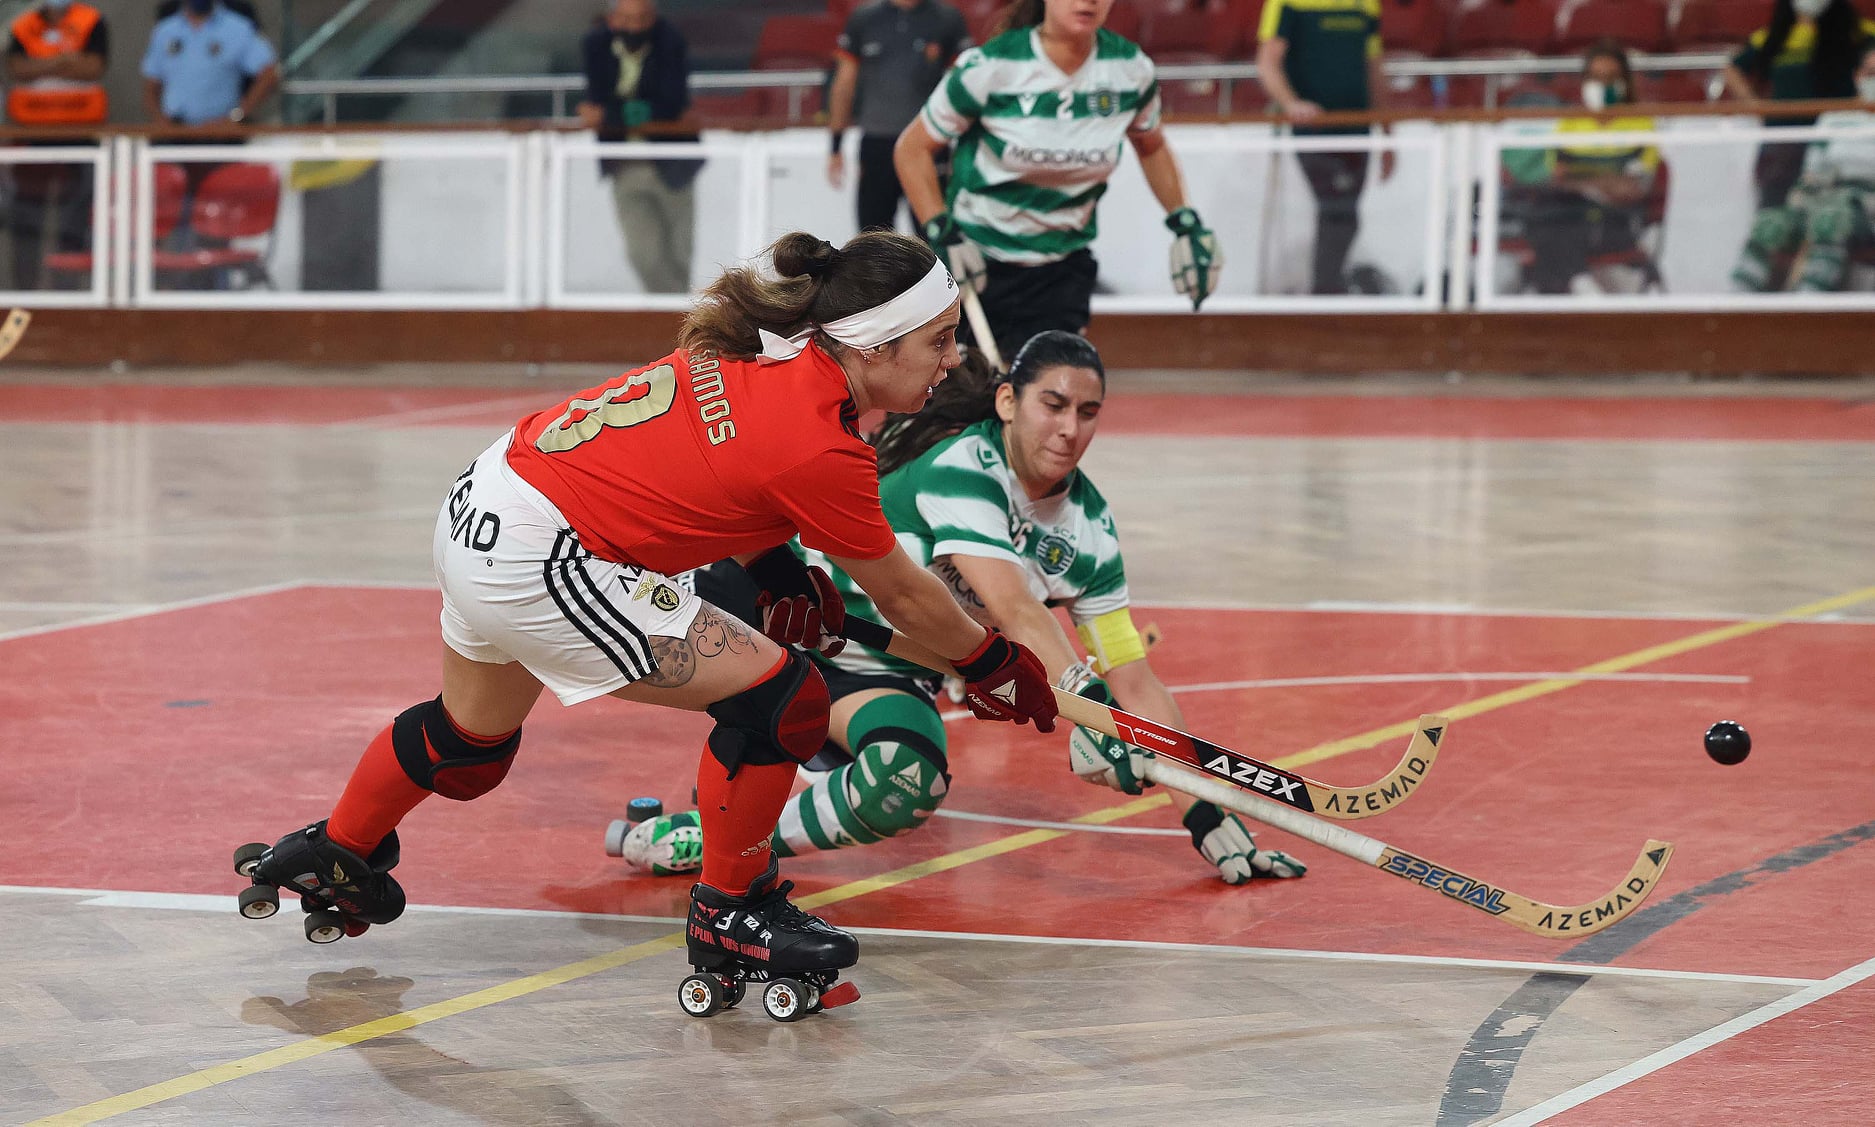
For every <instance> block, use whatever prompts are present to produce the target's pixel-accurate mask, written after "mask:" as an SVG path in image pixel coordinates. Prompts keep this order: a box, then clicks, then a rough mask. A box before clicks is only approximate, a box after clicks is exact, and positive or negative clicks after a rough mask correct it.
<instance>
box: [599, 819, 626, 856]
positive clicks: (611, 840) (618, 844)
mask: <svg viewBox="0 0 1875 1127" xmlns="http://www.w3.org/2000/svg"><path fill="white" fill-rule="evenodd" d="M630 832H632V824H631V823H630V822H627V821H626V820H625V819H623V818H614V819H613V820H612V824H611V825H609V826H607V827H606V828H605V855H606V856H607V857H623V856H625V835H626V834H628V833H630Z"/></svg>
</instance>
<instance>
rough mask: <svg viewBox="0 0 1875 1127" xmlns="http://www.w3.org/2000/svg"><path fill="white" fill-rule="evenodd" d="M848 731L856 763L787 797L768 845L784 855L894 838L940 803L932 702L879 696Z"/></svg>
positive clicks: (938, 725) (944, 779)
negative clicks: (789, 797)
mask: <svg viewBox="0 0 1875 1127" xmlns="http://www.w3.org/2000/svg"><path fill="white" fill-rule="evenodd" d="M846 730H847V736H848V738H849V739H850V740H851V741H852V744H853V746H854V747H855V748H856V749H857V753H856V754H855V755H854V757H853V762H851V763H847V764H843V765H842V766H840V767H836V768H835V769H834V770H832V771H830V772H828V774H827V777H826V778H824V779H822V780H820V781H819V782H817V783H815V784H814V785H813V786H811V787H809V788H807V789H806V790H804V791H802V792H801V793H800V794H798V795H796V796H794V797H793V798H791V799H789V800H788V805H787V807H786V808H785V809H784V810H783V811H782V814H781V821H780V824H779V825H777V826H776V827H775V834H774V837H773V838H772V841H771V843H772V845H773V846H774V849H775V851H776V852H777V853H779V854H780V855H781V856H784V857H791V856H795V855H797V854H800V853H807V852H812V851H814V850H820V849H842V848H845V847H847V846H851V845H871V844H873V843H874V842H878V841H884V840H885V839H886V838H888V837H897V836H898V835H899V834H902V833H907V832H909V831H911V830H914V829H917V828H918V826H920V825H922V824H923V822H924V820H925V819H926V818H928V817H930V816H931V813H932V811H934V810H936V809H937V808H938V806H939V804H940V803H942V802H943V801H944V794H945V792H946V791H948V790H949V789H950V776H949V775H948V774H946V773H945V767H946V766H947V764H946V761H945V755H944V722H943V721H942V720H940V719H939V718H938V714H937V711H936V710H935V709H933V708H932V707H931V706H930V705H928V704H926V703H925V702H923V701H922V700H919V699H918V698H916V697H913V696H910V695H908V694H903V693H895V694H893V695H891V696H886V697H880V698H878V699H877V700H873V701H870V702H868V703H867V704H865V705H864V706H862V707H861V708H860V709H859V711H858V712H856V713H854V715H853V719H852V721H851V722H850V723H849V724H848V725H847V729H846Z"/></svg>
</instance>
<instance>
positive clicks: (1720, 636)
mask: <svg viewBox="0 0 1875 1127" xmlns="http://www.w3.org/2000/svg"><path fill="white" fill-rule="evenodd" d="M1870 599H1875V587H1864V588H1862V589H1861V590H1857V591H1850V592H1848V593H1847V594H1843V595H1837V596H1835V597H1834V598H1829V599H1821V600H1818V601H1817V602H1813V603H1806V604H1804V605H1803V606H1800V607H1795V608H1793V609H1791V610H1788V611H1785V612H1784V613H1783V614H1782V615H1779V616H1778V618H1776V619H1763V620H1756V621H1751V622H1740V623H1735V624H1733V625H1730V626H1724V627H1720V628H1718V629H1715V630H1707V631H1704V632H1702V633H1698V634H1693V635H1690V636H1688V637H1685V638H1681V639H1679V640H1677V641H1672V642H1664V643H1662V644H1660V645H1657V646H1650V647H1648V648H1646V649H1643V650H1636V651H1634V652H1633V653H1629V654H1623V655H1622V656H1620V657H1614V658H1609V659H1608V660H1607V661H1599V662H1596V663H1595V664H1593V665H1586V666H1583V667H1582V668H1581V669H1578V670H1576V672H1578V673H1618V672H1621V671H1623V670H1627V669H1632V668H1634V667H1635V666H1638V665H1646V664H1648V663H1650V662H1655V661H1660V660H1662V659H1664V658H1669V657H1674V656H1677V655H1679V654H1683V653H1687V652H1689V651H1691V650H1696V649H1701V648H1704V647H1706V646H1712V645H1717V644H1718V643H1720V642H1727V641H1731V640H1732V639H1734V638H1742V637H1745V636H1747V635H1750V634H1756V633H1758V632H1760V631H1763V630H1769V629H1771V628H1772V627H1774V626H1779V625H1782V624H1783V622H1782V621H1780V620H1783V619H1792V618H1809V617H1813V616H1815V615H1819V614H1827V613H1829V612H1830V611H1832V610H1839V609H1841V608H1843V607H1847V606H1851V605H1853V604H1855V603H1860V602H1866V601H1868V600H1870ZM1582 683H1583V682H1581V681H1578V680H1574V679H1571V678H1566V677H1558V678H1552V679H1550V680H1545V681H1538V682H1535V683H1533V684H1529V685H1523V686H1519V687H1518V688H1515V689H1510V690H1506V691H1505V692H1501V693H1493V694H1492V695H1490V696H1488V697H1480V698H1479V699H1477V700H1474V701H1468V702H1466V703H1464V704H1459V705H1453V706H1452V707H1449V708H1443V709H1440V710H1439V711H1440V712H1442V713H1444V714H1445V715H1447V716H1450V717H1452V718H1453V719H1461V718H1463V717H1467V716H1476V715H1478V714H1479V713H1482V712H1490V711H1492V710H1493V709H1498V708H1503V707H1505V706H1507V705H1512V704H1517V703H1519V702H1521V701H1526V700H1532V699H1534V698H1536V697H1541V696H1546V695H1548V694H1550V693H1555V692H1560V691H1562V690H1563V689H1567V688H1570V687H1572V686H1574V685H1580V684H1582ZM1413 731H1414V726H1413V723H1412V722H1410V721H1409V722H1407V723H1403V724H1392V725H1389V726H1387V727H1385V728H1376V729H1374V730H1373V731H1371V732H1364V733H1362V734H1360V735H1358V736H1350V737H1348V738H1347V739H1343V740H1336V741H1334V742H1332V743H1325V744H1321V745H1319V746H1317V747H1313V748H1310V749H1308V750H1307V751H1303V752H1298V753H1297V754H1295V755H1291V756H1287V757H1285V758H1282V759H1278V760H1276V761H1275V762H1276V765H1277V766H1279V767H1299V766H1301V765H1303V764H1305V763H1317V762H1320V761H1321V760H1324V759H1331V758H1333V757H1335V756H1337V755H1344V754H1346V753H1348V752H1351V751H1363V750H1366V749H1367V748H1370V747H1373V746H1374V745H1376V744H1379V743H1382V742H1384V741H1386V740H1391V739H1397V738H1399V737H1402V736H1411V735H1412V733H1413ZM1167 801H1168V799H1167V797H1166V796H1165V795H1163V794H1156V795H1147V796H1145V797H1143V798H1138V799H1135V800H1133V801H1131V802H1124V803H1120V804H1119V805H1116V806H1109V807H1105V808H1103V809H1100V810H1093V811H1089V812H1088V813H1086V814H1082V815H1079V816H1078V817H1074V818H1070V819H1069V821H1072V822H1079V823H1083V824H1088V825H1100V824H1104V823H1107V822H1115V821H1119V820H1120V819H1122V818H1130V817H1132V816H1133V815H1135V814H1140V813H1143V812H1145V811H1148V810H1152V809H1156V808H1157V807H1160V806H1163V805H1165V804H1166V802H1167ZM1065 836H1067V831H1065V830H1028V831H1026V832H1024V833H1019V834H1012V835H1010V836H1009V837H1004V838H998V839H997V840H995V841H990V842H985V843H984V844H982V845H975V846H971V847H970V848H968V849H959V850H957V851H955V852H952V853H946V854H944V855H943V856H941V857H933V858H932V859H931V860H929V861H920V862H918V863H917V864H915V865H907V866H905V867H904V868H902V869H893V870H892V871H891V872H886V873H880V874H879V875H877V876H871V877H865V878H862V879H860V880H856V881H849V882H848V883H846V884H843V885H839V886H838V887H835V888H830V889H827V890H826V891H824V892H817V893H814V894H813V895H811V896H805V897H802V898H801V899H800V900H798V901H796V903H798V904H799V905H800V906H801V907H802V908H808V909H812V908H817V907H821V906H824V905H827V904H836V903H839V902H840V901H842V900H851V899H854V898H855V897H859V896H865V895H867V894H869V893H873V892H879V891H882V890H884V889H887V888H893V887H896V886H898V885H901V884H907V883H910V882H911V881H915V880H918V879H920V878H921V877H927V876H931V875H933V874H936V873H942V872H947V871H949V870H951V869H956V868H960V867H962V866H964V865H969V864H973V863H974V862H977V861H984V860H988V859H989V858H991V857H998V856H1001V855H1003V854H1005V853H1013V852H1014V851H1016V850H1018V849H1027V848H1028V847H1029V846H1031V845H1040V844H1042V843H1043V842H1047V841H1053V840H1055V839H1056V838H1059V837H1065ZM683 945H684V937H683V934H682V933H681V932H679V933H673V934H671V935H666V936H663V937H661V938H658V939H652V940H647V941H646V942H643V943H635V944H633V945H631V946H630V947H621V948H619V949H618V950H616V951H611V952H608V953H606V954H603V955H595V956H594V957H592V958H590V959H585V960H582V961H580V962H577V963H569V964H567V965H566V966H563V967H558V968H555V969H553V970H548V971H542V972H541V973H539V974H532V975H528V976H527V977H525V978H518V979H515V980H514V981H512V982H507V983H503V984H502V985H500V986H491V987H489V988H487V989H486V990H477V991H475V992H474V993H471V994H464V995H462V996H461V997H459V998H451V999H448V1000H446V1001H442V1002H436V1003H433V1004H431V1005H428V1006H421V1007H419V1008H417V1009H414V1010H407V1011H404V1012H402V1013H396V1014H392V1015H390V1016H389V1017H382V1018H378V1019H377V1020H375V1021H368V1022H365V1023H364V1024H362V1025H354V1026H351V1027H350V1028H348V1029H340V1030H337V1031H336V1032H332V1033H327V1034H324V1035H322V1036H319V1037H312V1038H308V1039H306V1040H304V1041H297V1042H294V1043H293V1044H291V1045H283V1046H281V1047H280V1048H278V1049H270V1050H268V1051H266V1052H264V1053H256V1054H254V1055H253V1056H249V1057H243V1058H241V1059H240V1060H234V1061H229V1062H227V1063H226V1064H218V1065H214V1066H212V1067H210V1068H204V1069H201V1070H199V1071H196V1072H192V1073H189V1074H188V1075H186V1076H178V1077H176V1078H175V1079H173V1080H165V1081H162V1082H160V1083H157V1084H151V1085H149V1086H148V1087H144V1088H139V1089H137V1090H136V1091H134V1092H126V1093H124V1094H123V1095H121V1096H112V1097H110V1098H109V1099H104V1100H99V1101H97V1102H96V1103H90V1104H86V1105H85V1106H83V1107H78V1108H73V1109H72V1110H70V1111H65V1112H60V1113H59V1114H57V1115H52V1116H48V1117H46V1118H44V1119H37V1120H34V1121H32V1122H31V1123H29V1124H27V1125H26V1127H52V1125H54V1124H57V1125H59V1127H76V1125H78V1124H86V1123H96V1122H98V1121H99V1120H102V1119H108V1118H110V1117H111V1116H114V1115H122V1114H124V1113H125V1112H129V1111H137V1110H139V1109H142V1108H146V1107H150V1106H151V1105H153V1104H158V1103H162V1102H163V1101H165V1100H172V1099H175V1098H176V1097H178V1096H184V1095H188V1094H189V1093H191V1092H199V1091H201V1090H202V1089H204V1088H211V1087H214V1086H215V1085H217V1084H225V1083H227V1082H228V1081H230V1080H239V1079H241V1078H242V1077H246V1076H252V1075H254V1074H255V1073H257V1072H265V1071H267V1070H269V1069H273V1068H279V1067H281V1066H282V1065H287V1064H295V1063H297V1062H299V1061H303V1060H307V1059H309V1058H312V1057H316V1056H319V1055H320V1054H322V1053H329V1052H331V1051H332V1050H334V1049H342V1048H346V1047H348V1046H351V1045H359V1044H363V1043H364V1042H366V1041H370V1040H374V1039H376V1038H378V1037H385V1036H389V1035H390V1034H393V1033H401V1032H403V1031H404V1030H406V1029H411V1028H414V1027H416V1026H419V1025H424V1024H427V1023H429V1022H432V1021H438V1020H441V1019H442V1018H446V1017H454V1016H456V1015H458V1014H463V1013H467V1012H469V1011H470V1010H477V1009H480V1008H482V1007H483V1006H491V1005H494V1004H495V1003H496V1002H506V1001H510V1000H512V999H514V998H520V997H523V996H525V995H528V994H532V993H534V992H536V991H539V990H545V989H546V988H548V987H549V986H559V985H561V984H563V983H567V982H572V981H574V980H575V979H580V978H585V977H587V976H588V975H594V974H598V973H600V972H601V971H608V970H613V969H615V968H618V967H622V966H625V965H626V964H627V963H634V962H637V961H638V960H640V959H644V958H649V957H650V956H652V955H658V954H662V953H664V952H666V951H675V950H677V949H678V948H680V947H682V946H683Z"/></svg>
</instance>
